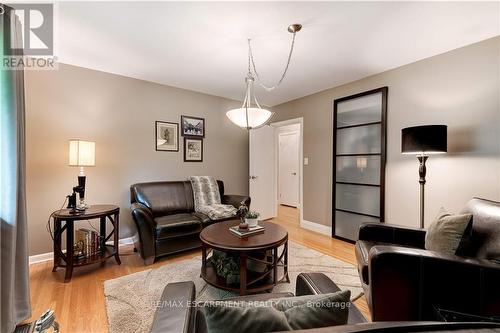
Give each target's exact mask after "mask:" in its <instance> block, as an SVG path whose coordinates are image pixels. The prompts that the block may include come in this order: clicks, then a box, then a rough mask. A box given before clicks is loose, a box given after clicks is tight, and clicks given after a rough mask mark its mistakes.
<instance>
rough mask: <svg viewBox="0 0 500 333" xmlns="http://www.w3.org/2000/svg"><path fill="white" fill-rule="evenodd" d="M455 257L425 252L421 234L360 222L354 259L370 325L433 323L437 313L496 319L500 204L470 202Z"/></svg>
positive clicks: (499, 303) (499, 280) (420, 231)
mask: <svg viewBox="0 0 500 333" xmlns="http://www.w3.org/2000/svg"><path fill="white" fill-rule="evenodd" d="M461 213H462V214H472V233H471V237H470V239H469V241H468V242H467V243H466V244H465V245H466V246H464V247H463V248H462V250H461V251H462V253H459V255H445V254H440V253H438V252H434V251H427V250H425V230H423V229H411V228H403V227H398V226H394V225H388V224H365V225H362V226H361V227H360V230H359V240H358V241H357V242H356V259H357V262H358V271H359V275H360V278H361V282H362V284H363V289H364V291H365V295H366V298H367V301H368V305H369V307H370V311H371V314H372V320H374V321H407V320H410V321H412V320H416V321H418V320H435V319H436V311H438V310H437V309H441V310H448V311H455V312H460V313H464V314H471V315H478V316H483V317H498V316H500V203H499V202H495V201H490V200H485V199H479V198H474V199H472V200H471V201H469V202H468V203H467V205H466V206H465V208H464V209H463V210H462V212H461Z"/></svg>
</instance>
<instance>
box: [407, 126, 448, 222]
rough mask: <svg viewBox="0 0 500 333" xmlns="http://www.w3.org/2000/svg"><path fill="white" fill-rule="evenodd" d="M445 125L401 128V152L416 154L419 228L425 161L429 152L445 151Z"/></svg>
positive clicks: (423, 191) (423, 190) (422, 212)
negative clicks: (418, 189)
mask: <svg viewBox="0 0 500 333" xmlns="http://www.w3.org/2000/svg"><path fill="white" fill-rule="evenodd" d="M447 141H448V140H447V126H446V125H425V126H414V127H407V128H403V130H402V135H401V152H402V153H403V154H416V155H418V156H417V158H418V162H419V168H418V174H419V177H420V178H419V180H418V182H419V183H420V228H422V229H423V228H424V207H425V174H426V172H427V168H426V166H425V162H427V159H428V158H429V154H440V153H446V151H447V145H448V143H447Z"/></svg>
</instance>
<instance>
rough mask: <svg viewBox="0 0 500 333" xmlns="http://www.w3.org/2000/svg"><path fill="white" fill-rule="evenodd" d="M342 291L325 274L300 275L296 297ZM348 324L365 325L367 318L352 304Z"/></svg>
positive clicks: (296, 286)
mask: <svg viewBox="0 0 500 333" xmlns="http://www.w3.org/2000/svg"><path fill="white" fill-rule="evenodd" d="M337 291H340V288H339V287H338V286H337V285H336V284H335V283H334V282H333V281H332V280H330V278H329V277H328V276H326V275H325V274H323V273H300V274H299V275H298V276H297V282H296V284H295V295H296V296H303V295H319V294H329V293H335V292H337ZM348 318H349V319H348V322H347V323H348V324H350V325H351V324H358V323H365V322H366V321H367V320H366V318H365V316H363V314H362V313H361V311H359V309H358V308H357V307H356V305H354V304H353V303H352V302H351V304H350V306H349V317H348Z"/></svg>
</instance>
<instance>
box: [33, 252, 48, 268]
mask: <svg viewBox="0 0 500 333" xmlns="http://www.w3.org/2000/svg"><path fill="white" fill-rule="evenodd" d="M52 259H54V253H52V252H47V253H42V254H35V255H34V256H29V264H30V265H31V264H37V263H39V262H44V261H50V260H52Z"/></svg>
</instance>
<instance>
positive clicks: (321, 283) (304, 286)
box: [295, 273, 340, 296]
mask: <svg viewBox="0 0 500 333" xmlns="http://www.w3.org/2000/svg"><path fill="white" fill-rule="evenodd" d="M337 291H340V288H339V287H338V286H337V285H336V284H335V283H334V282H333V281H332V280H330V278H329V277H328V276H326V275H325V274H323V273H300V274H299V275H298V276H297V282H296V283H295V295H296V296H303V295H319V294H328V293H335V292H337Z"/></svg>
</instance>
